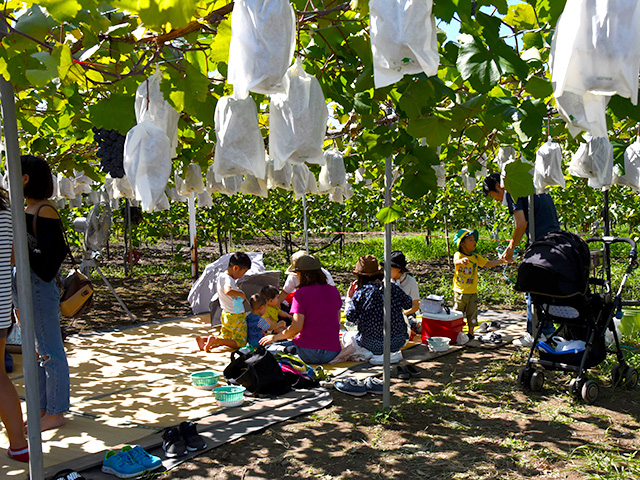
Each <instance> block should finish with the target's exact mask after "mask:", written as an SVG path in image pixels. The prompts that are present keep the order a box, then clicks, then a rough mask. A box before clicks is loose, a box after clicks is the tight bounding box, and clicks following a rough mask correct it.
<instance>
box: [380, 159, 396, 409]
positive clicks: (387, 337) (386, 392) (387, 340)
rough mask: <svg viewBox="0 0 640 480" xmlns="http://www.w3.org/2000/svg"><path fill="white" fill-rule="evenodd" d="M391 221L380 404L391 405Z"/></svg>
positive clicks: (387, 181)
mask: <svg viewBox="0 0 640 480" xmlns="http://www.w3.org/2000/svg"><path fill="white" fill-rule="evenodd" d="M392 169H393V157H387V158H386V159H385V162H384V195H385V202H384V203H385V207H390V206H391V181H392V180H391V170H392ZM390 259H391V223H387V224H385V226H384V325H383V332H384V385H383V391H382V406H383V408H389V407H390V406H391V365H390V362H391V264H390V263H389V262H390Z"/></svg>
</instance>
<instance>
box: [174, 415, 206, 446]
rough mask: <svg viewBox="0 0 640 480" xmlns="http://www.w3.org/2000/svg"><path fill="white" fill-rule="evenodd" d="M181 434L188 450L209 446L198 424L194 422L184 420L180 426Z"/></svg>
mask: <svg viewBox="0 0 640 480" xmlns="http://www.w3.org/2000/svg"><path fill="white" fill-rule="evenodd" d="M178 428H179V430H180V435H182V438H183V439H184V443H185V444H186V446H187V450H189V451H190V452H197V451H199V450H204V449H205V448H206V447H207V442H205V440H204V438H202V437H201V436H200V435H199V434H198V429H197V427H196V424H195V423H193V422H182V423H181V424H180V427H178Z"/></svg>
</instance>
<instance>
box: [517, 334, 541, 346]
mask: <svg viewBox="0 0 640 480" xmlns="http://www.w3.org/2000/svg"><path fill="white" fill-rule="evenodd" d="M546 340H547V337H546V336H545V335H544V334H542V335H540V340H539V341H540V342H544V341H546ZM511 343H513V344H514V345H515V346H516V347H530V346H531V345H533V336H532V335H531V334H530V333H529V332H527V333H525V334H524V336H523V337H522V338H516V339H515V340H514V341H513V342H511Z"/></svg>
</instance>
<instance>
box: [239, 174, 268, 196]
mask: <svg viewBox="0 0 640 480" xmlns="http://www.w3.org/2000/svg"><path fill="white" fill-rule="evenodd" d="M240 193H244V194H245V195H256V196H258V197H264V198H266V197H267V196H268V195H269V189H268V188H267V181H266V180H263V179H262V178H256V177H254V176H252V175H245V176H244V181H243V182H242V184H241V185H240Z"/></svg>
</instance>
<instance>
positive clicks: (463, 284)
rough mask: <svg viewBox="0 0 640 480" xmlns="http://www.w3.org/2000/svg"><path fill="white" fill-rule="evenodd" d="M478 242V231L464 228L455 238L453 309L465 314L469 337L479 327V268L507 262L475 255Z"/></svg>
mask: <svg viewBox="0 0 640 480" xmlns="http://www.w3.org/2000/svg"><path fill="white" fill-rule="evenodd" d="M477 242H478V231H477V230H467V229H466V228H463V229H461V230H458V231H457V232H456V234H455V235H454V237H453V244H454V246H455V248H456V250H457V251H456V253H455V254H454V255H453V265H454V267H455V273H454V274H453V308H454V309H456V310H459V311H461V312H462V313H464V316H465V318H466V319H467V326H468V327H469V337H470V338H473V331H474V329H475V327H476V325H478V267H495V266H496V265H500V264H502V263H506V262H507V261H506V260H504V259H502V258H500V259H498V260H487V259H486V258H484V257H482V256H480V255H478V254H477V253H474V252H475V250H476V244H477Z"/></svg>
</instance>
